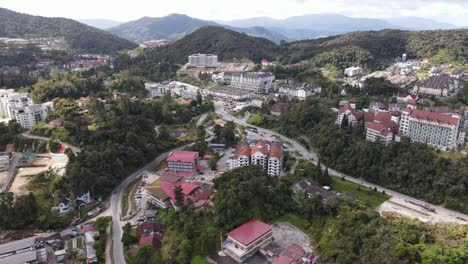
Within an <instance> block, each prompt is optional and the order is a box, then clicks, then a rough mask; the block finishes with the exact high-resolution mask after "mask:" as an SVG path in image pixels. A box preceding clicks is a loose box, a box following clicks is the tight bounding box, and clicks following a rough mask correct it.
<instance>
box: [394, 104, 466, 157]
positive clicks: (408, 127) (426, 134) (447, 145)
mask: <svg viewBox="0 0 468 264" xmlns="http://www.w3.org/2000/svg"><path fill="white" fill-rule="evenodd" d="M460 120H461V119H460V117H459V116H458V115H445V114H440V113H434V112H429V111H422V110H414V109H410V108H406V109H404V110H403V111H402V114H401V122H400V133H402V134H403V135H406V136H408V137H409V138H410V139H411V140H412V141H416V142H421V143H425V144H428V145H430V146H433V147H435V148H438V149H441V150H444V151H447V150H451V149H454V148H455V147H456V146H457V137H458V130H459V127H460Z"/></svg>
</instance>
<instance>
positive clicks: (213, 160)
mask: <svg viewBox="0 0 468 264" xmlns="http://www.w3.org/2000/svg"><path fill="white" fill-rule="evenodd" d="M218 160H219V157H218V154H215V155H213V156H212V157H211V158H210V159H209V160H208V166H209V167H210V169H211V170H213V171H216V170H217V167H218Z"/></svg>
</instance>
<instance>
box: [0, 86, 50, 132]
mask: <svg viewBox="0 0 468 264" xmlns="http://www.w3.org/2000/svg"><path fill="white" fill-rule="evenodd" d="M53 110H54V104H53V103H52V102H46V103H42V104H34V102H33V100H32V98H31V97H30V96H29V94H28V93H17V92H15V91H14V90H13V89H8V90H5V89H0V118H4V119H7V120H15V121H16V122H17V123H18V124H19V125H20V126H22V127H24V128H31V127H33V126H35V125H36V124H37V123H39V122H42V121H44V120H45V118H46V116H47V114H48V113H49V112H52V111H53Z"/></svg>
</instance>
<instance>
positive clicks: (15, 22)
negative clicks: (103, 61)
mask: <svg viewBox="0 0 468 264" xmlns="http://www.w3.org/2000/svg"><path fill="white" fill-rule="evenodd" d="M0 37H7V38H39V37H57V38H62V37H63V38H65V40H66V42H67V43H68V45H69V46H70V48H72V49H75V50H79V51H85V52H90V53H113V52H116V51H119V50H125V49H132V48H135V47H136V46H137V45H136V44H135V43H133V42H131V41H129V40H126V39H122V38H119V37H117V36H115V35H112V34H111V33H109V32H106V31H103V30H100V29H97V28H94V27H90V26H87V25H85V24H82V23H80V22H77V21H75V20H71V19H66V18H47V17H41V16H32V15H27V14H22V13H18V12H14V11H11V10H8V9H5V8H0Z"/></svg>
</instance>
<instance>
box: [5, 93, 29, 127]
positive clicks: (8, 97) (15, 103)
mask: <svg viewBox="0 0 468 264" xmlns="http://www.w3.org/2000/svg"><path fill="white" fill-rule="evenodd" d="M29 105H33V101H32V99H31V97H29V94H27V93H16V92H15V91H14V90H12V89H9V90H0V117H3V118H8V119H10V120H11V119H14V116H13V113H12V111H11V109H12V108H14V107H16V108H21V107H25V106H29Z"/></svg>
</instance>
